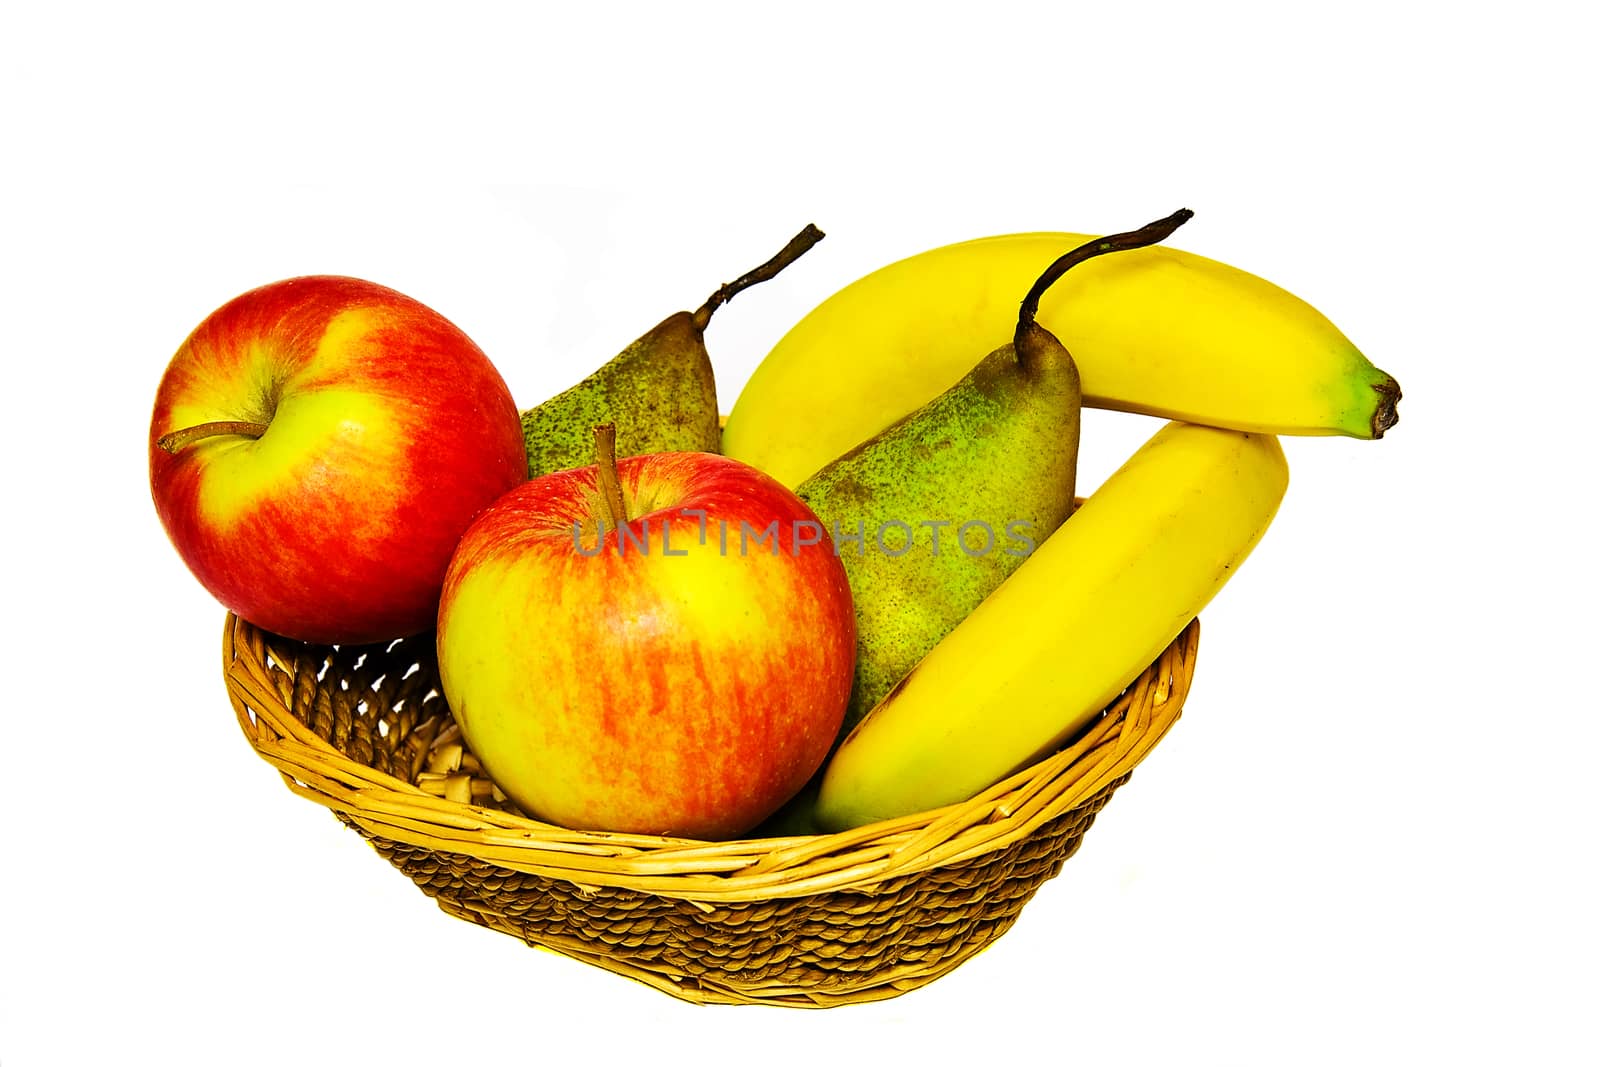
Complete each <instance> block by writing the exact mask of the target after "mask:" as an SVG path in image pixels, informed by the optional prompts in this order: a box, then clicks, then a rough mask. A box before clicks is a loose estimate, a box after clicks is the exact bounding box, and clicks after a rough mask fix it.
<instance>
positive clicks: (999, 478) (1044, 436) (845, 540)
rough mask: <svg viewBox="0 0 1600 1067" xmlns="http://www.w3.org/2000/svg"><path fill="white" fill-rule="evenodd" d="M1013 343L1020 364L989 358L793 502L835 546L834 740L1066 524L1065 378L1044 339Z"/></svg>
mask: <svg viewBox="0 0 1600 1067" xmlns="http://www.w3.org/2000/svg"><path fill="white" fill-rule="evenodd" d="M1022 340H1023V343H1024V356H1023V358H1020V359H1019V357H1018V350H1017V348H1016V346H1015V345H1006V346H1005V347H1004V348H1001V349H998V350H997V351H995V352H993V353H991V354H990V355H988V356H987V357H985V358H984V359H983V360H982V362H980V363H979V364H978V365H977V366H976V367H975V368H973V370H972V371H971V372H970V373H968V374H967V376H966V377H965V378H963V379H962V380H961V381H960V382H957V383H956V384H955V385H954V386H952V387H951V388H950V389H949V390H948V391H946V392H945V393H943V394H941V395H939V396H938V397H935V398H934V399H933V400H931V401H929V402H928V403H927V404H926V405H925V406H924V407H922V408H920V409H918V410H917V411H914V412H912V413H911V414H910V415H907V416H906V417H905V418H903V419H901V420H900V421H899V422H897V423H895V424H894V425H893V426H890V427H889V428H888V429H886V430H884V431H883V432H882V433H880V434H878V436H876V437H874V438H871V439H869V440H868V441H865V442H863V443H862V444H860V445H858V446H856V447H855V448H854V449H852V450H850V451H849V452H847V453H845V454H844V455H843V456H840V457H839V458H838V459H836V460H834V461H833V462H832V463H830V464H828V465H827V466H826V467H824V468H823V469H822V470H820V471H818V472H817V473H816V474H814V475H812V476H811V477H810V478H808V479H806V481H804V482H802V483H801V484H800V485H799V486H798V487H797V488H796V490H795V491H796V494H797V495H798V496H799V497H800V498H801V499H802V500H804V501H805V502H806V503H807V504H808V505H810V507H811V509H812V510H813V511H814V512H816V514H817V517H818V518H819V519H820V520H821V521H822V523H823V525H824V526H825V527H826V528H827V530H828V533H829V535H830V536H834V538H835V550H836V551H838V553H839V555H840V558H841V559H842V561H843V562H844V566H845V571H846V573H847V574H848V575H849V579H850V589H851V592H852V594H853V596H854V598H855V608H856V634H857V648H856V675H855V684H854V688H853V689H852V691H851V695H850V704H849V707H848V708H847V710H846V712H845V722H844V726H843V728H842V730H841V732H840V735H839V736H840V738H843V737H844V736H845V735H847V734H848V733H849V731H850V730H851V728H853V727H854V725H855V724H856V723H857V722H859V721H860V720H861V718H862V717H863V716H864V715H866V713H867V712H868V711H870V710H872V708H873V706H875V705H876V704H877V703H878V701H879V700H881V699H882V698H883V697H884V695H885V694H887V693H888V692H889V690H890V689H892V688H893V687H894V685H895V684H896V683H897V682H899V680H900V679H901V678H903V677H905V675H906V674H907V673H909V672H910V670H911V668H912V667H914V666H916V664H917V662H918V660H920V659H921V658H922V657H923V655H925V654H926V653H927V652H928V651H929V650H930V649H932V648H933V646H934V645H935V644H937V643H938V642H939V640H940V639H941V638H943V637H944V635H945V634H947V633H949V632H950V631H951V630H953V629H954V628H955V626H956V624H957V623H959V622H961V620H962V619H964V618H966V617H967V615H968V614H970V613H971V612H972V610H973V609H974V608H976V607H977V606H978V604H979V603H980V602H981V601H982V600H983V599H984V598H985V597H987V596H988V595H989V594H990V593H991V592H993V591H994V589H995V588H996V587H997V586H999V585H1000V583H1001V582H1002V581H1004V580H1005V578H1006V576H1007V575H1009V574H1011V572H1012V571H1014V570H1016V568H1017V567H1018V566H1019V565H1020V564H1021V563H1022V561H1023V559H1025V558H1026V557H1027V555H1028V554H1029V553H1030V552H1031V551H1032V549H1033V548H1034V547H1036V546H1037V545H1038V544H1039V543H1041V542H1043V540H1044V539H1045V537H1047V536H1048V535H1049V534H1050V533H1051V531H1053V530H1055V528H1056V527H1058V526H1060V525H1061V523H1063V522H1064V521H1066V519H1067V517H1068V516H1069V515H1070V514H1071V513H1072V505H1073V500H1074V497H1073V493H1074V490H1075V487H1076V482H1077V468H1078V438H1079V429H1080V426H1079V419H1080V409H1081V405H1082V400H1083V397H1082V391H1081V387H1080V385H1079V381H1078V370H1077V366H1076V364H1075V363H1074V362H1073V360H1072V357H1071V355H1069V354H1068V352H1067V350H1066V349H1065V348H1064V347H1062V345H1061V344H1060V343H1059V342H1058V341H1057V340H1056V339H1055V338H1054V337H1053V336H1051V335H1050V334H1049V333H1048V332H1047V331H1045V330H1044V329H1043V328H1040V327H1034V328H1033V329H1032V330H1031V331H1030V332H1028V333H1027V334H1026V335H1025V336H1023V338H1022ZM939 522H944V523H948V525H945V526H942V527H935V526H934V525H932V524H936V523H939ZM896 524H902V525H896ZM966 524H973V525H969V526H967V529H966V534H965V537H961V536H960V535H961V528H962V527H963V526H964V525H966ZM904 527H909V528H910V529H909V533H910V536H909V538H908V531H907V530H906V529H905V528H904ZM986 529H987V530H989V531H992V532H993V542H992V544H991V545H990V547H989V550H988V551H987V552H980V551H978V550H979V549H981V548H982V547H983V546H984V544H985V542H986V540H987V539H988V535H987V534H986V533H985V530H986ZM858 530H860V531H861V532H862V534H863V535H862V537H861V539H860V540H859V541H854V540H852V538H853V537H854V534H855V533H856V532H857V531H858ZM880 530H881V531H883V537H882V540H881V541H880V539H879V536H878V534H879V531H880ZM836 531H842V532H843V534H844V535H845V536H844V537H839V536H838V535H837V534H836ZM958 538H959V539H958ZM936 539H937V543H936ZM908 542H909V543H908ZM964 546H965V547H964ZM1019 624H1020V622H1019Z"/></svg>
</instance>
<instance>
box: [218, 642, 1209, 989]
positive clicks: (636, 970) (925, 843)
mask: <svg viewBox="0 0 1600 1067" xmlns="http://www.w3.org/2000/svg"><path fill="white" fill-rule="evenodd" d="M1198 641H1199V625H1198V621H1196V622H1193V623H1191V624H1190V625H1189V626H1188V628H1187V629H1185V630H1184V631H1183V633H1182V634H1180V635H1179V636H1178V638H1177V639H1176V640H1175V641H1174V642H1173V643H1172V645H1171V646H1170V647H1169V648H1167V649H1166V651H1165V652H1163V653H1162V655H1161V656H1160V658H1159V659H1158V660H1157V661H1156V662H1155V663H1154V664H1152V665H1151V666H1150V668H1149V669H1147V670H1146V671H1145V672H1144V673H1143V674H1142V675H1140V676H1139V678H1138V679H1137V680H1136V681H1135V682H1134V683H1133V684H1132V685H1130V686H1129V687H1128V689H1127V690H1126V691H1125V692H1124V693H1123V694H1122V696H1121V697H1119V698H1118V699H1117V701H1116V702H1115V703H1114V704H1112V706H1111V707H1110V708H1108V709H1107V710H1106V712H1105V714H1104V715H1103V716H1101V717H1100V718H1099V719H1098V720H1097V721H1095V722H1094V723H1092V724H1091V726H1090V727H1089V729H1088V730H1087V731H1086V732H1085V733H1084V734H1083V735H1082V736H1081V737H1079V738H1077V739H1076V740H1075V741H1074V742H1073V743H1072V744H1071V745H1070V746H1069V747H1067V748H1064V749H1062V750H1060V751H1058V752H1056V753H1055V754H1053V755H1051V756H1048V757H1046V758H1045V759H1043V760H1042V761H1040V762H1038V763H1036V764H1035V765H1033V766H1032V767H1029V768H1028V769H1026V770H1024V771H1021V772H1019V773H1017V774H1014V775H1012V776H1011V777H1010V778H1007V779H1006V780H1005V781H1003V782H1000V783H999V784H997V785H995V786H994V787H992V788H990V789H988V790H986V791H985V792H983V793H982V794H980V795H978V796H976V797H974V798H973V799H971V800H969V801H967V802H965V803H962V804H955V805H951V806H949V807H945V808H940V809H937V810H934V811H929V812H924V813H922V814H919V815H915V816H911V817H908V818H902V819H896V820H893V821H889V822H882V823H877V824H874V825H871V826H865V827H862V828H860V829H857V830H853V831H850V832H848V833H840V834H829V835H819V836H808V837H783V838H755V839H751V840H743V841H727V842H716V843H707V842H700V841H688V840H678V839H673V838H664V837H643V836H637V835H626V834H607V833H584V832H578V831H572V830H565V829H562V828H560V827H556V826H551V825H549V824H547V823H541V822H537V821H534V820H532V819H528V818H526V817H524V816H522V815H521V814H519V813H518V812H517V811H515V809H514V808H513V807H512V805H511V804H510V803H509V802H507V801H506V800H505V799H504V798H503V797H502V796H501V794H500V793H499V791H498V790H497V789H495V787H494V786H493V784H492V783H490V782H489V781H488V780H487V779H486V778H485V777H483V775H482V773H481V771H480V770H479V769H478V765H477V761H476V760H475V759H474V758H473V757H472V754H471V753H470V752H467V751H465V749H464V748H463V745H462V742H461V739H460V734H459V731H458V730H457V728H456V726H455V723H454V720H453V719H452V718H451V714H450V709H449V708H448V707H447V706H446V704H445V701H444V699H443V698H442V696H441V695H440V694H439V689H438V675H437V666H436V663H435V658H434V649H433V640H432V634H431V633H430V634H425V635H422V636H420V637H417V638H411V639H407V640H403V641H396V642H393V643H392V644H389V645H387V646H383V645H377V646H364V647H353V646H349V647H327V646H312V645H304V644H300V643H298V642H294V641H290V640H287V639H284V638H280V637H277V636H275V635H272V634H269V633H266V632H264V631H262V630H259V629H257V628H255V627H254V626H251V625H250V624H249V623H247V622H245V621H243V620H241V619H238V618H236V617H235V616H232V615H229V616H228V618H227V622H226V626H225V629H224V632H223V666H224V675H225V679H226V682H227V687H228V694H229V699H230V700H231V702H232V704H233V707H234V710H235V712H236V713H237V715H238V719H239V725H240V726H241V727H242V728H243V730H244V732H245V735H246V736H247V737H248V738H249V740H250V743H251V744H252V745H253V746H254V747H255V750H256V752H257V753H259V754H260V756H261V757H262V758H263V759H265V760H267V761H268V762H269V763H271V764H272V765H273V766H275V767H277V768H278V770H279V771H280V772H282V775H283V779H284V781H285V783H286V784H287V785H288V787H289V788H290V789H291V790H292V791H294V792H295V793H298V794H299V795H301V796H303V797H306V798H308V799H310V800H313V801H315V802H317V803H318V804H321V805H323V806H324V807H327V808H329V809H330V810H332V811H333V813H334V814H335V815H336V816H338V818H339V819H340V820H341V821H342V822H343V823H344V824H345V825H347V826H349V827H350V828H351V829H353V830H355V831H356V832H357V833H359V834H361V836H362V837H364V838H366V839H367V841H369V842H370V843H371V844H372V846H373V847H374V848H375V849H376V850H377V851H378V852H379V853H380V854H381V855H382V856H383V857H384V858H385V859H387V860H388V861H389V862H390V863H392V864H393V865H394V866H396V867H398V868H399V869H400V870H401V871H403V872H405V874H406V875H408V876H409V877H410V878H411V879H412V880H413V881H414V882H416V884H417V885H418V886H420V887H421V888H422V890H423V891H424V892H425V893H427V894H428V895H429V896H431V897H433V898H434V899H435V900H436V901H438V904H439V906H440V907H441V908H443V909H444V911H446V912H448V913H449V914H451V915H455V916H458V917H460V918H463V919H468V920H471V921H472V922H475V923H480V924H482V925H484V926H487V927H490V928H492V929H495V930H500V931H503V932H505V933H508V934H512V935H514V936H516V937H518V938H521V939H523V940H524V941H526V942H527V943H529V944H532V945H539V946H543V947H546V948H549V949H553V950H555V951H556V952H559V953H563V954H565V955H568V956H572V957H575V958H577V959H580V960H583V961H586V962H588V963H592V964H595V965H598V966H600V967H604V968H607V969H609V970H611V971H614V972H617V973H619V974H623V975H627V976H629V977H631V978H635V979H638V980H639V981H642V982H645V983H648V984H649V985H652V986H654V987H656V988H657V989H661V990H663V991H665V992H667V993H670V994H672V995H673V996H676V997H679V998H682V999H684V1000H689V1001H694V1002H697V1003H763V1004H783V1005H793V1006H799V1007H827V1006H832V1005H837V1004H847V1003H852V1002H857V1001H867V1000H881V999H885V998H888V997H893V996H897V995H899V994H901V993H904V992H906V991H908V990H911V989H915V988H917V987H918V986H921V985H924V984H926V983H928V982H931V981H933V980H934V979H935V978H937V977H939V976H940V975H942V974H945V973H947V972H949V971H950V970H952V969H953V968H955V967H956V966H958V965H959V964H960V963H962V962H963V961H964V960H966V959H968V958H970V957H971V956H972V955H973V954H975V953H976V952H978V951H979V950H980V949H982V948H983V947H984V946H985V945H987V944H989V943H990V942H991V941H993V940H994V939H995V938H997V937H999V936H1000V935H1001V934H1003V933H1004V932H1005V931H1006V930H1007V929H1008V928H1010V926H1011V924H1012V923H1013V922H1014V921H1015V920H1016V918H1017V915H1018V913H1019V912H1020V911H1021V909H1022V906H1023V905H1024V904H1025V903H1027V901H1028V900H1029V899H1030V898H1031V897H1032V896H1033V894H1034V892H1035V891H1036V890H1037V889H1038V888H1039V886H1040V885H1041V884H1042V883H1044V882H1045V881H1046V880H1047V879H1049V878H1051V877H1052V876H1054V875H1055V874H1056V872H1057V871H1058V870H1060V868H1061V864H1062V862H1063V861H1064V860H1066V859H1067V858H1068V857H1069V856H1071V855H1072V854H1073V852H1075V851H1076V850H1077V848H1078V845H1079V844H1080V842H1081V841H1082V840H1083V835H1084V832H1085V831H1086V830H1088V828H1089V825H1090V823H1091V822H1093V821H1094V817H1095V814H1096V813H1097V812H1098V811H1099V810H1100V809H1101V808H1102V807H1103V806H1104V805H1105V803H1106V801H1107V800H1108V799H1110V797H1111V794H1112V792H1113V791H1114V790H1116V789H1117V787H1118V786H1120V785H1122V784H1123V783H1124V782H1126V781H1127V780H1128V776H1129V773H1130V772H1131V771H1132V770H1133V768H1134V766H1135V765H1136V764H1138V762H1139V761H1140V760H1141V759H1143V758H1144V756H1145V754H1146V753H1147V752H1149V751H1150V749H1151V748H1152V747H1154V745H1155V744H1156V743H1157V742H1158V741H1159V740H1160V739H1161V737H1162V736H1163V735H1164V734H1165V733H1166V731H1167V729H1168V728H1169V727H1170V726H1171V725H1172V723H1173V722H1175V721H1176V720H1177V718H1178V714H1179V711H1180V710H1181V709H1182V706H1183V701H1184V698H1185V696H1186V695H1187V693H1188V690H1189V683H1190V680H1191V678H1192V677H1193V674H1194V664H1195V651H1196V647H1197V645H1198Z"/></svg>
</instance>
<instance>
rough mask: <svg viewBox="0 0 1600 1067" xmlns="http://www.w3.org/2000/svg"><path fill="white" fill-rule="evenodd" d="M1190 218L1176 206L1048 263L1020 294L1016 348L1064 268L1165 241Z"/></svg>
mask: <svg viewBox="0 0 1600 1067" xmlns="http://www.w3.org/2000/svg"><path fill="white" fill-rule="evenodd" d="M1192 218H1194V212H1193V211H1190V210H1189V209H1188V208H1179V209H1178V210H1177V211H1174V212H1173V213H1172V214H1170V215H1168V216H1167V217H1166V218H1164V219H1158V220H1156V221H1155V222H1152V223H1150V224H1149V225H1148V226H1141V227H1140V228H1139V229H1137V230H1131V231H1129V232H1128V233H1114V234H1112V235H1111V236H1109V237H1099V238H1096V239H1095V240H1093V241H1086V242H1084V243H1083V244H1081V245H1079V246H1078V247H1077V248H1074V249H1073V250H1072V251H1070V252H1067V253H1066V254H1064V255H1063V256H1062V257H1061V258H1060V259H1057V260H1056V261H1055V262H1054V263H1052V264H1050V266H1048V267H1046V268H1045V271H1044V273H1043V274H1041V275H1039V280H1038V281H1036V282H1034V283H1033V288H1032V289H1029V290H1028V295H1027V296H1025V297H1023V298H1022V310H1021V312H1020V313H1019V314H1018V316H1017V332H1016V338H1015V343H1016V345H1017V346H1018V347H1019V348H1020V347H1021V346H1022V344H1023V340H1022V339H1023V335H1025V334H1026V333H1028V331H1029V330H1031V329H1032V327H1033V320H1034V316H1036V315H1038V313H1039V298H1040V297H1042V296H1044V293H1045V290H1046V289H1049V288H1050V287H1051V286H1052V285H1054V284H1055V283H1056V280H1057V279H1059V278H1060V277H1061V276H1062V275H1063V274H1065V273H1067V271H1069V270H1071V269H1072V268H1073V267H1075V266H1077V265H1078V264H1079V263H1082V262H1083V261H1084V260H1088V259H1093V258H1095V257H1096V256H1103V255H1105V254H1106V253H1108V252H1125V251H1127V250H1129V249H1131V248H1144V247H1145V246H1146V245H1153V244H1156V243H1158V242H1160V241H1164V240H1166V239H1167V238H1168V237H1170V236H1171V235H1172V231H1174V230H1176V229H1177V228H1178V227H1179V226H1182V225H1183V224H1184V223H1186V222H1188V221H1189V220H1190V219H1192Z"/></svg>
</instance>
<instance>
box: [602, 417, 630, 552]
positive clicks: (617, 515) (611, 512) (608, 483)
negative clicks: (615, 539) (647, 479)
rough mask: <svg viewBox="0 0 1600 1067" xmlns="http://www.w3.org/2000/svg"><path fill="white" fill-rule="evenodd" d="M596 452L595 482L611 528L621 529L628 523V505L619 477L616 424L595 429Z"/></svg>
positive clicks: (609, 423) (604, 424)
mask: <svg viewBox="0 0 1600 1067" xmlns="http://www.w3.org/2000/svg"><path fill="white" fill-rule="evenodd" d="M594 451H595V481H597V482H598V483H599V485H600V500H601V502H602V503H604V504H605V509H606V512H607V517H608V518H609V519H610V520H611V528H612V529H613V530H617V529H621V527H622V524H623V523H625V522H627V521H628V503H627V501H626V500H625V499H623V496H622V482H621V480H620V479H619V478H618V477H617V426H616V423H612V422H607V423H602V424H600V425H599V426H596V427H595V428H594ZM602 532H603V531H602Z"/></svg>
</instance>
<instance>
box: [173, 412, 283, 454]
mask: <svg viewBox="0 0 1600 1067" xmlns="http://www.w3.org/2000/svg"><path fill="white" fill-rule="evenodd" d="M266 432H267V424H266V423H264V422H233V421H228V420H223V421H219V422H202V423H201V424H200V425H198V426H188V427H185V428H184V429H182V430H173V431H172V432H171V433H169V434H163V435H162V436H161V439H160V440H158V441H157V442H156V444H158V445H160V446H161V448H162V450H163V451H165V452H177V451H178V449H180V448H187V447H188V446H190V445H192V444H194V443H195V442H196V441H203V440H205V439H206V438H207V437H226V436H230V435H232V436H236V437H260V436H261V435H262V434H264V433H266Z"/></svg>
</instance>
